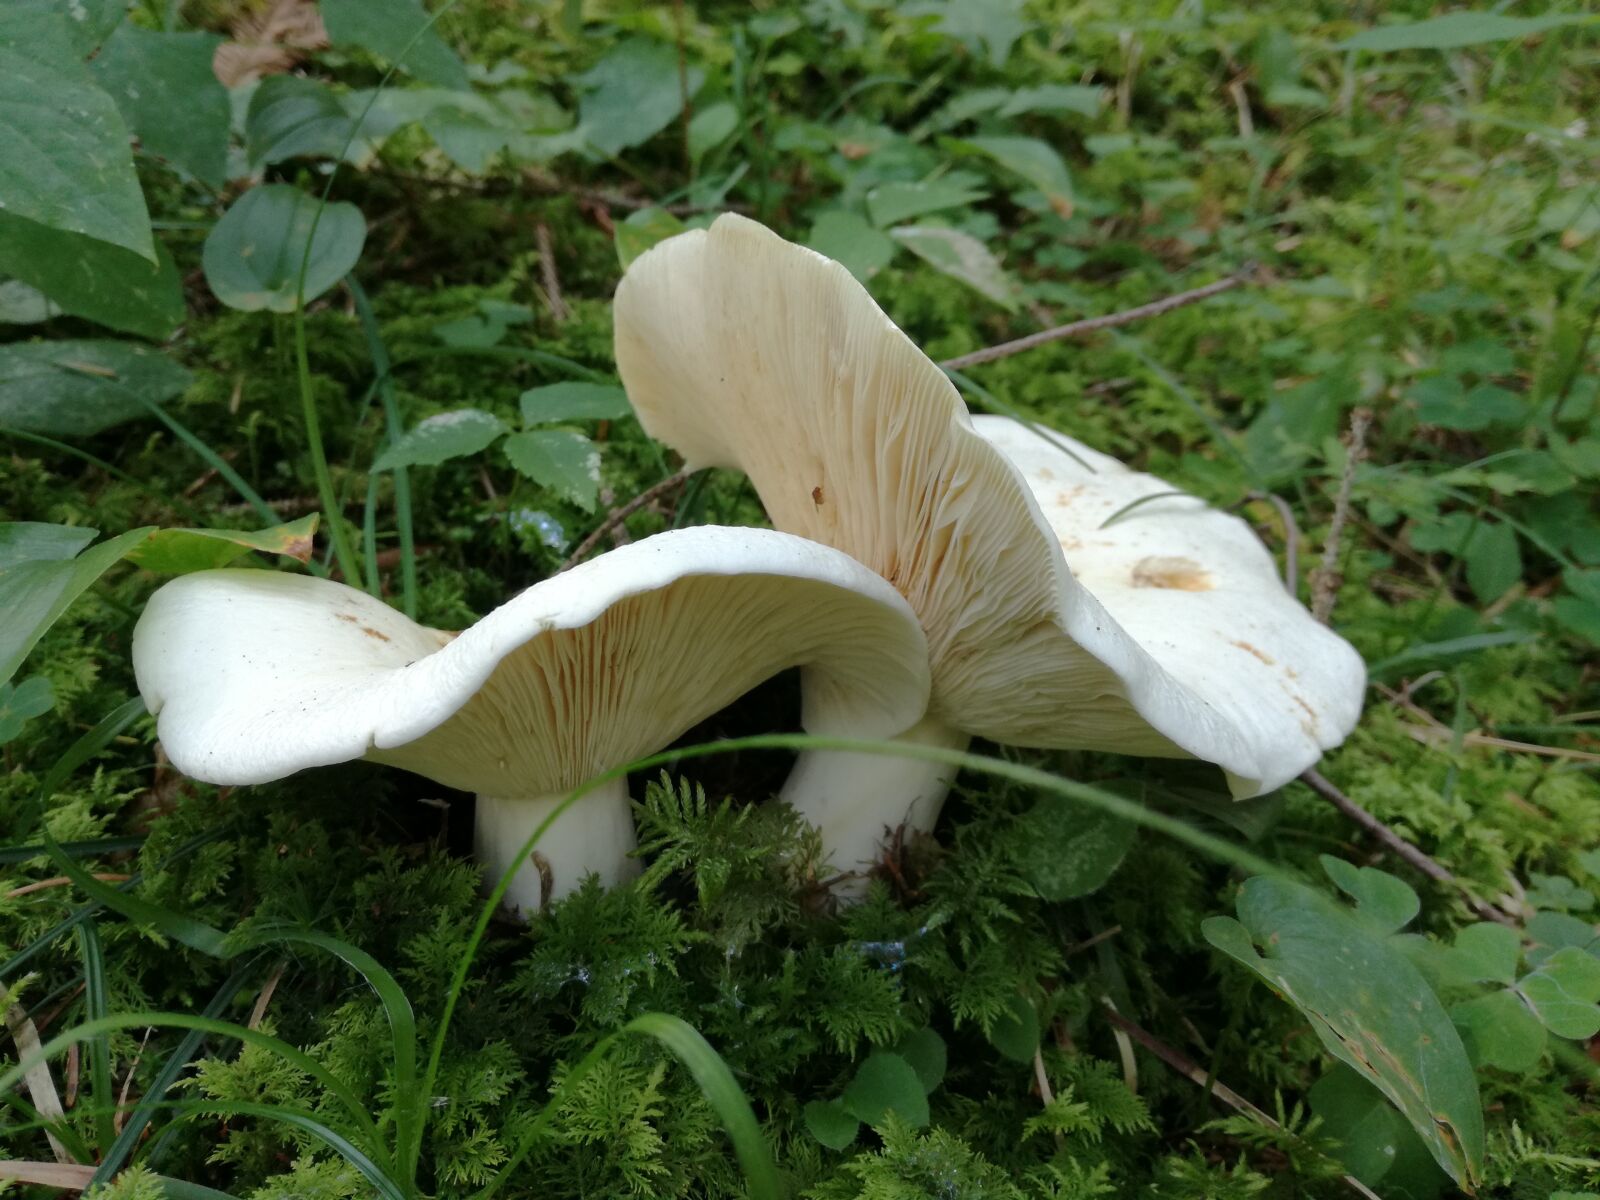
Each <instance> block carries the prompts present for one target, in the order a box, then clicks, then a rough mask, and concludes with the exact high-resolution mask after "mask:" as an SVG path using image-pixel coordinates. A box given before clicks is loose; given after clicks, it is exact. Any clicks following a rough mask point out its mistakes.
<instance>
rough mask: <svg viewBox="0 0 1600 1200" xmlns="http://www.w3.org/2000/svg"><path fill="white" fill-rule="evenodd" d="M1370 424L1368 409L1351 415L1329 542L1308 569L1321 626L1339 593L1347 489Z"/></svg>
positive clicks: (1315, 614)
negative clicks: (1312, 565) (1312, 566)
mask: <svg viewBox="0 0 1600 1200" xmlns="http://www.w3.org/2000/svg"><path fill="white" fill-rule="evenodd" d="M1371 427H1372V410H1371V409H1370V408H1358V409H1356V410H1355V411H1353V412H1352V413H1351V414H1350V432H1349V433H1348V434H1346V435H1345V442H1344V445H1345V456H1344V474H1343V475H1341V476H1340V477H1339V494H1338V496H1337V497H1335V499H1334V502H1333V520H1332V521H1331V522H1330V523H1329V525H1328V544H1327V545H1326V546H1324V547H1323V548H1322V562H1321V563H1319V564H1318V565H1317V569H1316V570H1315V571H1313V572H1311V615H1312V616H1313V617H1315V618H1316V619H1317V620H1319V621H1321V622H1322V623H1323V624H1324V625H1326V624H1327V623H1328V617H1329V616H1330V615H1331V614H1332V613H1333V602H1334V600H1335V599H1336V598H1337V597H1338V595H1339V550H1340V547H1341V544H1342V543H1343V542H1344V527H1345V522H1346V521H1348V520H1349V519H1350V489H1351V488H1352V487H1353V486H1354V484H1355V479H1356V468H1357V467H1359V466H1360V465H1361V460H1362V459H1363V458H1365V457H1366V453H1367V430H1368V429H1370V428H1371Z"/></svg>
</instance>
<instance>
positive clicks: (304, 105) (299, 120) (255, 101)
mask: <svg viewBox="0 0 1600 1200" xmlns="http://www.w3.org/2000/svg"><path fill="white" fill-rule="evenodd" d="M354 129H355V119H354V118H353V117H351V116H350V114H349V113H347V112H346V111H345V108H344V105H343V104H341V103H340V101H339V97H337V96H335V95H334V94H333V92H332V91H331V90H330V89H329V88H328V87H327V85H325V84H322V83H319V82H317V81H316V80H315V79H307V78H305V77H304V76H302V75H269V76H268V77H267V78H266V79H263V80H262V81H261V83H260V85H259V86H258V87H257V88H256V90H255V92H254V93H253V94H252V95H251V97H250V108H249V110H248V111H247V112H246V114H245V119H244V140H245V148H246V150H247V152H248V153H249V155H250V163H251V165H252V166H256V167H259V166H264V165H266V164H269V163H275V162H282V161H283V160H284V159H286V158H338V157H339V156H340V155H342V154H343V153H344V149H345V146H346V144H348V143H349V141H350V135H351V133H352V131H353V130H354Z"/></svg>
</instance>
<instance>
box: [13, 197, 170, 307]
mask: <svg viewBox="0 0 1600 1200" xmlns="http://www.w3.org/2000/svg"><path fill="white" fill-rule="evenodd" d="M155 248H156V262H155V264H154V265H152V264H151V263H150V262H149V261H147V260H146V259H144V258H142V257H140V256H139V255H137V254H135V253H134V252H133V251H132V250H124V249H123V248H122V247H121V246H113V245H112V244H111V243H110V242H102V241H99V240H97V239H95V238H91V237H85V236H84V235H83V234H81V233H64V232H63V231H61V230H59V229H47V228H45V227H44V226H43V225H40V224H37V223H35V222H33V221H19V220H15V219H13V218H11V217H8V216H6V215H5V214H4V213H0V270H4V271H6V272H7V273H8V274H10V275H12V276H14V277H15V278H17V279H19V280H21V281H22V282H23V283H25V284H28V285H30V286H32V287H35V288H37V289H39V291H40V292H42V293H44V295H45V296H47V297H49V299H50V301H51V302H52V303H53V304H54V305H56V306H57V307H58V308H59V309H60V311H62V312H66V313H70V314H71V315H72V316H75V317H83V318H84V319H85V320H88V321H94V322H97V323H98V324H101V325H105V326H107V327H108V328H111V329H116V330H120V331H122V332H124V333H136V334H139V335H140V336H141V337H148V338H164V337H167V336H168V335H169V334H171V333H172V331H173V330H174V329H176V328H177V327H178V325H179V324H180V323H181V322H182V321H183V317H184V306H183V280H182V279H181V278H180V277H179V275H178V268H177V267H176V266H175V265H174V264H173V261H172V255H171V254H169V253H168V252H167V248H166V247H165V246H164V245H162V244H161V243H160V242H156V243H155Z"/></svg>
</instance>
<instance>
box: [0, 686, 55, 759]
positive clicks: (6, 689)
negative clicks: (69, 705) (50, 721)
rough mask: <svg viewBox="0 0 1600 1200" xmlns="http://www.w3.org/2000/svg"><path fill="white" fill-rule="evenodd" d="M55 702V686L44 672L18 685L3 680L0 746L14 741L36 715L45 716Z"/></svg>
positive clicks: (0, 707) (0, 705)
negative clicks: (52, 685)
mask: <svg viewBox="0 0 1600 1200" xmlns="http://www.w3.org/2000/svg"><path fill="white" fill-rule="evenodd" d="M55 706H56V693H55V689H54V688H52V687H51V686H50V681H49V680H48V679H47V678H45V677H44V676H43V675H34V676H32V677H31V678H29V679H24V680H23V681H22V682H21V683H19V684H17V685H16V686H15V687H13V686H12V685H11V684H9V683H0V746H3V745H5V744H6V743H7V742H9V741H12V740H13V739H14V738H15V737H16V736H17V735H18V734H19V733H21V732H22V730H23V727H24V726H26V725H27V723H28V722H29V721H31V720H33V718H34V717H42V716H43V715H44V714H45V713H47V712H49V711H50V710H51V709H52V708H54V707H55Z"/></svg>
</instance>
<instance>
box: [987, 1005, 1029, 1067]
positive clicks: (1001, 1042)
mask: <svg viewBox="0 0 1600 1200" xmlns="http://www.w3.org/2000/svg"><path fill="white" fill-rule="evenodd" d="M989 1040H990V1041H991V1042H993V1043H994V1048H995V1049H996V1050H998V1051H1000V1053H1001V1054H1004V1055H1005V1056H1006V1057H1007V1058H1009V1059H1012V1060H1014V1061H1016V1062H1032V1061H1033V1055H1034V1052H1035V1051H1036V1050H1038V1049H1039V1014H1038V1013H1037V1012H1035V1011H1034V1007H1033V1005H1032V1004H1030V1003H1028V1000H1027V998H1026V997H1024V996H1013V997H1012V998H1011V1002H1010V1007H1009V1008H1008V1010H1007V1011H1006V1014H1005V1016H1003V1017H1000V1018H999V1019H998V1020H996V1021H995V1023H994V1025H993V1027H992V1028H990V1030H989Z"/></svg>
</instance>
